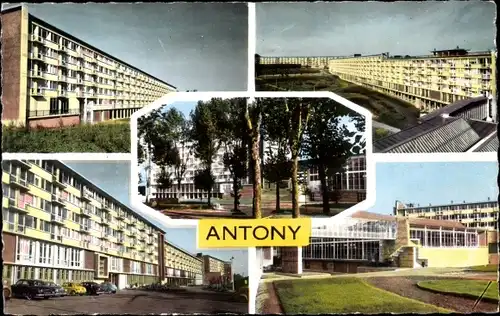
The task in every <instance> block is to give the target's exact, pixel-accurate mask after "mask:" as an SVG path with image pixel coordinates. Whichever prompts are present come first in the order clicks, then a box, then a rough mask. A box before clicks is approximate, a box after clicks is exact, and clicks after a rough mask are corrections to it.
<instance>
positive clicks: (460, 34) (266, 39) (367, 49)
mask: <svg viewBox="0 0 500 316" xmlns="http://www.w3.org/2000/svg"><path fill="white" fill-rule="evenodd" d="M256 8H257V13H256V14H257V48H256V52H257V53H258V54H260V55H263V56H266V55H267V56H314V55H316V56H321V55H323V56H337V55H338V56H342V55H352V54H356V53H359V54H363V55H369V54H379V53H382V52H389V53H390V54H392V55H407V54H408V55H420V54H428V53H429V51H431V50H433V49H434V48H436V49H449V48H455V47H456V46H457V45H458V46H460V47H463V48H467V49H471V50H479V51H482V50H489V49H493V48H494V47H495V44H494V38H495V30H496V27H495V12H496V7H495V4H494V3H492V2H486V1H443V2H437V1H428V2H417V1H415V2H412V1H411V2H410V1H408V2H391V3H389V2H387V3H383V2H378V3H377V2H357V3H356V2H338V3H286V4H285V3H258V4H257V5H256Z"/></svg>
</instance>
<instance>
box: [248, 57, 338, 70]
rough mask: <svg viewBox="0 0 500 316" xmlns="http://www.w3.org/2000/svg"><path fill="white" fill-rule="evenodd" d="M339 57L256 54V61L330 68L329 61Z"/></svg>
mask: <svg viewBox="0 0 500 316" xmlns="http://www.w3.org/2000/svg"><path fill="white" fill-rule="evenodd" d="M336 58H339V57H334V56H280V57H277V56H260V55H256V56H255V62H256V63H257V64H261V65H270V64H295V65H301V66H302V67H311V68H328V66H329V62H330V60H332V59H336Z"/></svg>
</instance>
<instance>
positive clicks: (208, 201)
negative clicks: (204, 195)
mask: <svg viewBox="0 0 500 316" xmlns="http://www.w3.org/2000/svg"><path fill="white" fill-rule="evenodd" d="M211 201H212V190H210V191H208V200H207V203H208V206H210V202H211Z"/></svg>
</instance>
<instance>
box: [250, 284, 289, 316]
mask: <svg viewBox="0 0 500 316" xmlns="http://www.w3.org/2000/svg"><path fill="white" fill-rule="evenodd" d="M255 305H256V306H255V307H256V313H257V314H265V315H270V314H283V311H282V310H281V306H280V303H279V299H278V294H277V293H276V291H275V289H274V285H273V283H272V282H261V283H260V284H259V289H258V290H257V297H256V299H255Z"/></svg>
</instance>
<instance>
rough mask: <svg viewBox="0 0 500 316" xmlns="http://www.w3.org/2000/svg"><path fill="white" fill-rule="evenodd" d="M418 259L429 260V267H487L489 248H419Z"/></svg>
mask: <svg viewBox="0 0 500 316" xmlns="http://www.w3.org/2000/svg"><path fill="white" fill-rule="evenodd" d="M418 259H427V266H428V267H439V268H443V267H449V268H461V267H471V266H481V265H487V264H488V260H489V256H488V248H487V247H479V248H426V247H425V248H424V247H423V248H419V249H418Z"/></svg>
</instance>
